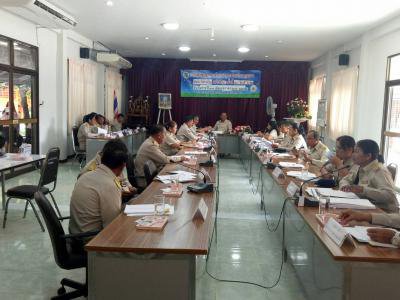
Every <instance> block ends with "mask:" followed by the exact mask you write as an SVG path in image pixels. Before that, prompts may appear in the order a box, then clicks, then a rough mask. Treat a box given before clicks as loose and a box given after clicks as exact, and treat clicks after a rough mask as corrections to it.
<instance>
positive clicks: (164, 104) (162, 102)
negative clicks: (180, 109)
mask: <svg viewBox="0 0 400 300" xmlns="http://www.w3.org/2000/svg"><path fill="white" fill-rule="evenodd" d="M158 109H172V95H171V94H169V93H158Z"/></svg>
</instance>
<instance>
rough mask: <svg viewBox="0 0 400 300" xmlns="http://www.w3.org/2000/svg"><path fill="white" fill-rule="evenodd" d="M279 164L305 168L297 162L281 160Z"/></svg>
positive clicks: (284, 166)
mask: <svg viewBox="0 0 400 300" xmlns="http://www.w3.org/2000/svg"><path fill="white" fill-rule="evenodd" d="M279 165H280V166H281V167H283V168H303V167H304V166H303V165H301V164H298V163H295V162H288V161H281V162H279Z"/></svg>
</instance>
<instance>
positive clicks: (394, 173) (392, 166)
mask: <svg viewBox="0 0 400 300" xmlns="http://www.w3.org/2000/svg"><path fill="white" fill-rule="evenodd" d="M387 169H388V170H389V172H390V174H392V178H393V181H396V176H397V170H398V166H397V165H396V164H394V163H391V164H389V165H388V166H387Z"/></svg>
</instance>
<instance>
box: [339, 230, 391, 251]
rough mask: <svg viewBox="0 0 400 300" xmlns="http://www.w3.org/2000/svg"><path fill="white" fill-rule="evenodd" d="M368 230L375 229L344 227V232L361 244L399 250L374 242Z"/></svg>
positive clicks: (389, 245)
mask: <svg viewBox="0 0 400 300" xmlns="http://www.w3.org/2000/svg"><path fill="white" fill-rule="evenodd" d="M368 228H373V227H367V226H354V227H344V230H346V232H347V233H349V234H351V235H352V236H353V237H354V238H355V239H356V240H357V241H358V242H360V243H369V244H370V245H371V246H376V247H387V248H397V247H396V246H395V245H392V244H383V243H379V242H375V241H372V240H371V238H370V237H369V236H368V233H367V230H368Z"/></svg>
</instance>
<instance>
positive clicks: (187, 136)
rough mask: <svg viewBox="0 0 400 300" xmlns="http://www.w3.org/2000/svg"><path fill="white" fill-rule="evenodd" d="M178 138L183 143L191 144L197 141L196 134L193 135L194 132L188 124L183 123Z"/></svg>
mask: <svg viewBox="0 0 400 300" xmlns="http://www.w3.org/2000/svg"><path fill="white" fill-rule="evenodd" d="M176 136H177V137H178V139H179V140H181V141H182V142H190V141H193V140H195V139H196V134H193V131H192V130H191V129H190V128H189V126H187V124H186V123H183V124H182V125H181V127H180V128H179V130H178V132H177V134H176Z"/></svg>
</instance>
